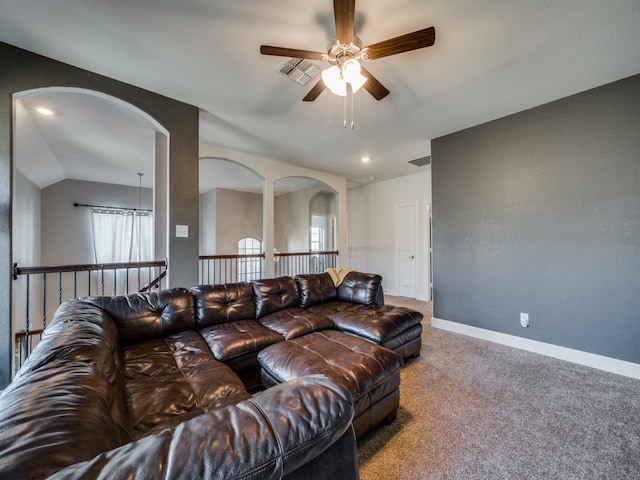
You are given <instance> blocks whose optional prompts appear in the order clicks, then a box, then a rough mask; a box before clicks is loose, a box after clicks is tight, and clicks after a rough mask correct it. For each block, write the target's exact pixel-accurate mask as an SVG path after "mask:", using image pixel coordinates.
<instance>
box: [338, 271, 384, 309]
mask: <svg viewBox="0 0 640 480" xmlns="http://www.w3.org/2000/svg"><path fill="white" fill-rule="evenodd" d="M381 288H382V277H381V276H380V275H377V274H375V273H363V272H356V271H351V272H349V273H348V274H347V275H346V276H345V277H344V279H343V280H342V283H341V284H340V285H338V298H337V299H338V300H340V301H343V302H352V303H361V304H363V305H375V304H376V299H377V298H378V294H379V292H380V289H381Z"/></svg>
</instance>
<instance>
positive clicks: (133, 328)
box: [82, 288, 196, 344]
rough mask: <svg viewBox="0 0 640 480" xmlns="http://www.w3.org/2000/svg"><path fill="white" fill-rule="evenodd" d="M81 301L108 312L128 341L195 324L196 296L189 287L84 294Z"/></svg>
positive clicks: (168, 332) (131, 341)
mask: <svg viewBox="0 0 640 480" xmlns="http://www.w3.org/2000/svg"><path fill="white" fill-rule="evenodd" d="M82 301H83V302H86V303H90V304H92V305H96V306H97V307H100V308H101V309H103V310H105V311H106V312H107V313H109V315H111V318H112V319H113V321H114V322H115V323H116V325H117V327H118V331H119V332H120V339H121V341H122V343H125V344H126V343H135V342H142V341H145V340H151V339H154V338H162V337H164V336H167V335H172V334H174V333H178V332H182V331H183V330H192V329H194V328H195V326H196V318H195V309H194V300H193V295H192V294H191V292H190V291H189V290H187V289H186V288H172V289H166V290H161V291H159V292H148V293H136V294H130V295H117V296H104V297H85V298H83V299H82Z"/></svg>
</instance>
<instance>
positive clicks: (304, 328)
mask: <svg viewBox="0 0 640 480" xmlns="http://www.w3.org/2000/svg"><path fill="white" fill-rule="evenodd" d="M258 321H259V322H260V323H261V324H262V325H264V326H265V327H267V328H269V329H271V330H275V331H276V332H278V333H279V334H280V335H282V336H283V337H284V339H285V340H289V339H291V338H296V337H301V336H302V335H306V334H307V333H312V332H318V331H320V330H327V329H328V328H333V327H334V324H333V322H332V321H331V320H330V319H328V318H327V317H325V316H323V315H318V314H317V313H313V312H310V311H308V310H304V309H302V308H300V307H291V308H287V309H285V310H280V311H279V312H274V313H270V314H269V315H265V316H264V317H261V318H259V319H258Z"/></svg>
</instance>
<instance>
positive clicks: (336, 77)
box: [322, 58, 367, 97]
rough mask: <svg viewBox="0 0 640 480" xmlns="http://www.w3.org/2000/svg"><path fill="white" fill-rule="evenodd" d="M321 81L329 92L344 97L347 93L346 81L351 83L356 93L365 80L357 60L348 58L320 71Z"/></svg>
mask: <svg viewBox="0 0 640 480" xmlns="http://www.w3.org/2000/svg"><path fill="white" fill-rule="evenodd" d="M322 81H323V82H324V84H325V85H326V87H327V88H328V89H329V90H331V93H333V94H334V95H338V96H340V97H344V96H346V95H347V83H350V84H351V89H352V91H353V93H356V92H357V91H358V90H360V88H362V86H363V85H364V84H365V82H366V81H367V77H365V76H364V75H362V73H361V67H360V63H359V62H358V60H356V59H355V58H350V59H348V60H347V61H345V62H344V63H343V64H342V65H340V66H338V65H333V66H331V67H329V68H327V69H326V70H323V71H322Z"/></svg>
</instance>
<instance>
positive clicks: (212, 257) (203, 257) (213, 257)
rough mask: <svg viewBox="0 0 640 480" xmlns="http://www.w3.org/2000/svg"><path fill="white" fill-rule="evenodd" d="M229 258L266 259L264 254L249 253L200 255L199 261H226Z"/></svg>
mask: <svg viewBox="0 0 640 480" xmlns="http://www.w3.org/2000/svg"><path fill="white" fill-rule="evenodd" d="M229 258H264V253H247V254H233V255H200V256H199V257H198V259H199V260H225V259H229Z"/></svg>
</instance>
